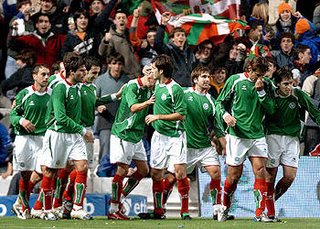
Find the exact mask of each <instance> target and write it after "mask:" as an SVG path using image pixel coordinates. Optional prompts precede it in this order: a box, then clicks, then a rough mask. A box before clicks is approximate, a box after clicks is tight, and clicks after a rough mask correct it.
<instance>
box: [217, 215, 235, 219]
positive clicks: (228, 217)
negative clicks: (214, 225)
mask: <svg viewBox="0 0 320 229" xmlns="http://www.w3.org/2000/svg"><path fill="white" fill-rule="evenodd" d="M212 218H213V220H218V215H213V217H212ZM234 218H235V217H234V215H228V216H227V220H234Z"/></svg>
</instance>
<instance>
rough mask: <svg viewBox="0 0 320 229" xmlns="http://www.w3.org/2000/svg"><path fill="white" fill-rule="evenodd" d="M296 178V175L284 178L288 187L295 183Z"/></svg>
mask: <svg viewBox="0 0 320 229" xmlns="http://www.w3.org/2000/svg"><path fill="white" fill-rule="evenodd" d="M295 178H296V176H295V175H294V174H290V175H286V176H285V177H284V179H285V181H286V183H287V185H289V186H290V185H291V184H292V183H293V181H294V179H295Z"/></svg>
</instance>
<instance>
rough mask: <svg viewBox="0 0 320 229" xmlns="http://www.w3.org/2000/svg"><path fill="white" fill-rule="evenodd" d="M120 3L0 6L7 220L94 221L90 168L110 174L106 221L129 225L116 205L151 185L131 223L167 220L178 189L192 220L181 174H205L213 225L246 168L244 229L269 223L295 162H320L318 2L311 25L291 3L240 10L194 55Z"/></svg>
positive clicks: (167, 29)
mask: <svg viewBox="0 0 320 229" xmlns="http://www.w3.org/2000/svg"><path fill="white" fill-rule="evenodd" d="M222 1H223V0H222ZM129 2H130V1H125V0H123V1H121V0H109V1H104V0H80V1H75V0H70V1H67V0H64V1H62V0H40V1H35V0H3V1H1V3H2V4H1V8H0V26H1V28H0V33H1V34H0V71H1V76H2V77H1V85H0V88H1V101H2V100H3V99H6V100H8V101H10V102H11V103H12V105H10V106H11V112H10V115H9V117H10V122H11V127H10V129H9V130H10V131H9V132H10V133H11V134H10V136H9V133H8V130H6V128H5V127H4V126H3V125H2V124H1V125H0V130H1V138H0V160H1V161H0V165H1V170H0V171H1V172H2V173H1V176H2V177H3V178H6V177H7V176H8V175H9V174H10V173H12V172H13V171H18V172H19V173H17V176H19V178H18V179H17V180H18V183H19V193H18V194H19V195H18V197H17V200H16V202H15V204H14V205H13V210H14V212H15V213H16V214H17V216H18V217H19V218H21V219H28V218H30V217H31V216H32V217H35V218H41V219H45V220H56V219H58V218H78V219H91V218H92V217H91V216H90V214H88V213H87V212H86V211H85V210H84V209H83V207H82V206H83V199H84V196H85V192H86V182H87V176H88V170H91V171H96V172H97V174H98V175H102V176H112V177H113V181H112V187H110V190H106V192H111V193H112V195H111V202H110V210H109V212H108V218H109V219H116V220H127V219H129V218H128V217H127V216H126V215H125V214H124V212H123V207H122V202H123V199H125V197H126V196H127V195H128V194H129V193H130V192H131V191H132V190H133V189H134V188H135V187H136V186H137V185H138V184H139V182H140V180H141V179H143V178H144V177H146V176H151V178H152V180H153V186H152V190H153V195H154V210H153V211H152V212H148V213H143V214H140V215H139V217H140V218H143V219H163V218H165V204H166V202H167V199H168V198H169V196H170V193H171V191H172V188H173V185H174V184H175V183H177V186H178V191H179V194H180V196H181V212H180V213H181V218H182V219H184V220H188V219H191V217H190V214H189V212H188V200H189V198H188V195H189V190H190V184H189V179H188V175H189V174H191V173H192V172H193V171H194V168H195V166H197V165H198V166H202V167H204V168H205V169H206V170H207V172H208V173H209V175H210V177H211V183H210V193H211V198H212V205H213V218H214V219H217V220H219V221H225V220H230V219H233V218H234V216H232V215H229V209H230V206H231V202H232V195H233V193H234V191H235V190H236V188H237V183H238V181H239V179H240V177H241V173H242V168H243V162H244V160H245V159H246V158H249V160H250V162H251V164H252V168H253V173H254V178H255V183H254V196H255V201H256V203H257V207H256V211H255V217H254V220H255V221H257V222H274V221H279V219H277V218H276V213H275V207H274V204H275V201H276V200H277V199H279V198H280V197H281V196H282V195H283V194H284V193H285V192H286V191H287V189H288V188H289V187H290V185H291V184H292V182H293V181H294V179H295V176H296V173H297V169H298V161H299V156H300V155H310V156H320V127H319V125H320V110H319V109H320V62H319V60H320V35H319V34H320V33H319V31H320V1H314V6H315V7H314V11H313V12H312V13H313V16H311V17H310V16H309V18H307V17H306V16H305V15H303V13H301V12H299V11H297V10H296V9H297V8H299V7H298V6H299V4H300V2H301V1H294V0H289V1H281V0H279V1H278V0H277V1H269V2H268V1H253V0H251V1H250V0H242V1H241V4H240V8H239V12H238V18H232V19H241V20H242V23H244V24H245V29H242V30H237V31H235V32H233V33H230V34H227V35H223V36H222V35H221V36H219V39H216V37H215V38H212V37H208V39H204V40H203V41H201V42H200V43H198V44H196V45H191V44H188V42H190V41H189V39H187V37H188V35H189V34H188V33H190V34H191V33H192V31H193V30H192V29H191V30H190V31H187V32H186V30H185V29H184V28H182V27H173V26H172V23H171V22H172V20H178V18H177V17H175V15H173V13H172V12H168V11H165V12H161V14H160V15H161V16H160V15H156V14H155V8H154V4H151V3H153V2H154V1H151V3H150V1H137V2H138V3H139V4H136V7H135V8H133V9H131V8H130V7H129V5H128V4H129ZM159 2H161V1H159ZM226 2H227V1H226ZM239 2H240V1H239ZM248 9H250V10H248ZM302 9H303V8H302ZM158 13H159V12H158ZM185 14H186V12H185ZM157 19H158V20H157ZM198 36H200V35H198ZM0 105H2V104H0ZM1 118H2V115H1ZM301 123H303V125H302V124H301ZM95 138H96V139H99V146H100V147H99V149H100V151H99V158H98V160H99V164H100V165H99V167H98V168H94V167H93V142H94V139H95ZM11 139H12V140H11ZM12 146H13V147H12ZM147 149H148V150H147ZM219 155H222V156H223V157H225V159H226V163H227V164H228V166H229V167H228V175H227V178H226V180H225V181H221V172H220V164H219V159H218V158H219ZM279 165H282V166H283V169H284V174H283V177H282V179H280V180H279V181H278V183H276V184H275V177H276V175H277V168H278V167H279ZM126 177H128V179H127V180H126V183H125V184H123V181H124V179H125V178H126ZM40 181H41V185H40V192H39V197H38V199H37V201H36V203H35V205H34V206H29V202H28V199H29V196H30V193H31V192H33V189H34V187H35V186H36V185H37V184H38V183H39V182H40ZM221 184H223V188H222V187H221Z"/></svg>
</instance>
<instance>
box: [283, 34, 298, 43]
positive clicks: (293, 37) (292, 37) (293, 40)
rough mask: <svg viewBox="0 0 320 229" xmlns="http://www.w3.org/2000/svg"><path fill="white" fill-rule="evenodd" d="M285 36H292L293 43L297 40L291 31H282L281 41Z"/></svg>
mask: <svg viewBox="0 0 320 229" xmlns="http://www.w3.org/2000/svg"><path fill="white" fill-rule="evenodd" d="M283 38H290V39H291V41H292V43H294V41H295V38H294V35H293V34H292V33H290V32H283V33H281V35H280V42H281V41H282V39H283Z"/></svg>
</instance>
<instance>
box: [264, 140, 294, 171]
mask: <svg viewBox="0 0 320 229" xmlns="http://www.w3.org/2000/svg"><path fill="white" fill-rule="evenodd" d="M266 140H267V144H268V151H269V153H268V161H267V167H268V168H276V167H278V166H279V165H280V164H281V165H286V166H290V167H294V168H298V163H299V154H300V142H299V139H298V138H297V137H289V136H283V135H273V134H272V135H267V136H266Z"/></svg>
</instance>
